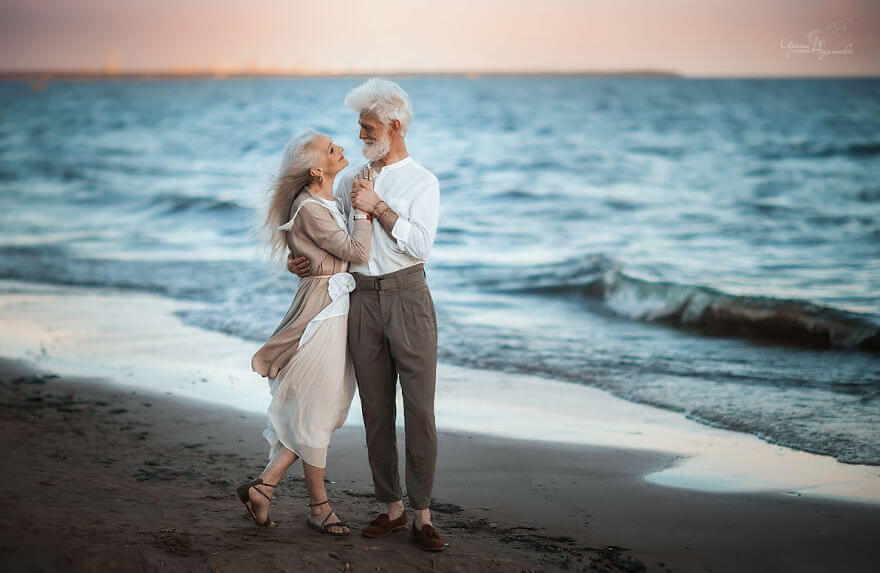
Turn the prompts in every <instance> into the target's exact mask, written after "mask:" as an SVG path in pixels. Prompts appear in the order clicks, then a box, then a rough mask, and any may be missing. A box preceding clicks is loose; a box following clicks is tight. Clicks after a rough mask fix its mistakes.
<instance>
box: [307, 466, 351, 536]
mask: <svg viewBox="0 0 880 573" xmlns="http://www.w3.org/2000/svg"><path fill="white" fill-rule="evenodd" d="M303 473H304V474H305V478H306V489H308V490H309V503H312V504H315V503H321V502H322V501H324V500H326V499H327V490H326V489H324V468H319V467H315V466H311V465H309V464H307V463H306V462H305V461H303ZM328 513H333V508H332V507H330V504H329V503H325V504H323V505H318V506H315V507H310V508H309V520H310V521H311V522H312V523H314V524H315V525H321V524H322V523H323V522H324V519H326V518H327V514H328ZM334 521H341V520H340V519H339V518H338V517H337V516H336V515H335V514H333V515H331V516H330V518H329V519H327V523H333V522H334ZM327 531H329V532H331V533H351V530H350V529H349V528H348V527H340V526H333V527H330V528H328V529H327Z"/></svg>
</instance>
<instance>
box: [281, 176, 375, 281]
mask: <svg viewBox="0 0 880 573" xmlns="http://www.w3.org/2000/svg"><path fill="white" fill-rule="evenodd" d="M375 177H376V172H375V171H373V170H372V169H371V168H368V167H364V169H363V170H362V171H361V172H360V173H358V174H357V176H356V177H355V178H354V181H353V182H352V184H351V204H352V206H353V207H354V208H355V210H356V212H363V213H371V214H372V213H373V211H374V210H375V209H376V206H377V205H378V204H379V203H381V202H382V200H381V199H379V196H378V195H376V191H374V190H373V178H375ZM287 270H289V271H290V272H292V273H293V274H295V275H297V276H299V277H300V278H302V277H307V276H309V274H310V273H311V270H312V268H311V264H310V263H309V259H308V258H307V257H294V256H293V253H289V254H288V255H287Z"/></svg>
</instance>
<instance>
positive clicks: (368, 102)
mask: <svg viewBox="0 0 880 573" xmlns="http://www.w3.org/2000/svg"><path fill="white" fill-rule="evenodd" d="M345 105H346V107H348V108H349V109H351V110H352V111H354V112H355V113H357V114H358V115H360V114H361V113H363V112H367V113H371V114H373V115H375V116H376V117H377V118H379V121H381V122H382V123H383V124H384V125H388V124H389V123H391V122H392V121H393V120H395V119H396V120H397V121H399V122H400V136H401V137H406V133H407V132H408V131H409V124H410V123H412V116H413V112H412V103H411V102H410V101H409V96H408V95H407V94H406V92H405V91H403V88H402V87H400V86H399V85H397V84H396V83H394V82H392V81H391V80H383V79H381V78H370V79H368V80H367V81H365V82H364V83H362V84H361V85H359V86H358V87H356V88H354V89H353V90H351V91H350V92H348V95H347V96H345Z"/></svg>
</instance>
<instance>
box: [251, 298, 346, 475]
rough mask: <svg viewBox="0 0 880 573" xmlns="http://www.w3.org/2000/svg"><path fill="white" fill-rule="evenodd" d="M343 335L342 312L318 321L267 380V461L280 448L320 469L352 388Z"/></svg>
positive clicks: (344, 320) (344, 412) (344, 415)
mask: <svg viewBox="0 0 880 573" xmlns="http://www.w3.org/2000/svg"><path fill="white" fill-rule="evenodd" d="M347 332H348V315H347V314H344V315H339V316H334V317H332V318H327V319H325V320H322V321H321V322H320V326H318V329H317V330H316V331H315V333H314V335H313V336H312V337H311V338H310V339H309V340H308V341H307V342H306V343H305V344H303V345H302V346H301V347H299V348H298V349H297V351H296V353H295V354H294V355H293V356H291V358H290V360H289V361H288V362H287V364H286V365H285V366H284V367H283V368H282V369H281V370H279V371H278V375H277V376H276V377H275V378H267V380H268V382H269V390H270V392H271V393H272V402H271V403H270V404H269V421H268V425H267V427H266V429H265V430H264V431H263V436H264V437H265V438H266V440H267V441H268V442H269V460H271V459H272V458H273V457H274V456H275V453H276V452H277V450H278V448H279V447H281V445H284V447H286V448H287V449H289V450H291V451H292V452H294V453H295V454H296V455H297V456H299V457H300V458H302V459H303V461H304V462H306V463H307V464H309V465H312V466H316V467H319V468H323V467H325V466H326V464H327V446H329V445H330V434H331V433H333V430H335V429H336V428H339V427H340V426H342V424H343V423H345V419H346V418H347V417H348V410H349V408H350V407H351V401H352V398H354V392H355V389H356V386H357V381H356V379H355V375H354V366H353V365H352V363H351V358H350V356H349V354H348V346H347V345H348V334H347Z"/></svg>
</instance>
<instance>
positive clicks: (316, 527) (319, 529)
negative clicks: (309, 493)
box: [306, 499, 351, 537]
mask: <svg viewBox="0 0 880 573" xmlns="http://www.w3.org/2000/svg"><path fill="white" fill-rule="evenodd" d="M325 503H330V500H329V499H325V500H324V501H322V502H321V503H309V504H308V506H309V507H317V506H319V505H324V504H325ZM333 513H334V512H333V511H332V510H331V511H330V512H328V513H327V517H325V518H324V522H323V523H321V525H315V524H314V523H312V520H311V519H309V518H308V517H306V525H308V526H309V527H311V528H312V529H314V530H315V531H317V532H319V533H326V534H327V535H333V536H334V537H344V536H346V535H349V534H350V533H351V532H350V531H349V532H348V533H338V532H335V531H329V529H330V528H331V527H348V524H347V523H345V522H344V521H334V522H333V523H327V520H328V519H330V516H331V515H333Z"/></svg>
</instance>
